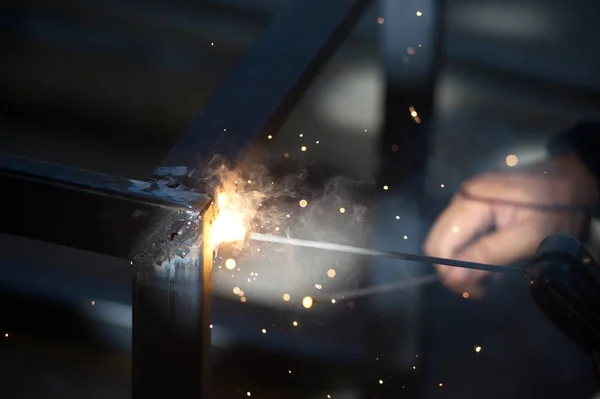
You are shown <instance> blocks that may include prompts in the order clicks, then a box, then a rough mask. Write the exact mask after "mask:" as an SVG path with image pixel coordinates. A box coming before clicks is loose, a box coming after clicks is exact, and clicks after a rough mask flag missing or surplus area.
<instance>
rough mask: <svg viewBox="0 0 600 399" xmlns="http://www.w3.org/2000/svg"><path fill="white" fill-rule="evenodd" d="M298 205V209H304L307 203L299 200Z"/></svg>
mask: <svg viewBox="0 0 600 399" xmlns="http://www.w3.org/2000/svg"><path fill="white" fill-rule="evenodd" d="M299 205H300V208H306V206H307V205H308V201H306V200H305V199H301V200H300V202H299Z"/></svg>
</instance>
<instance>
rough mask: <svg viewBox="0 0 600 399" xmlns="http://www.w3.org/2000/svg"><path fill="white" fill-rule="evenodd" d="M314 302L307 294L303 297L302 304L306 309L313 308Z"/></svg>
mask: <svg viewBox="0 0 600 399" xmlns="http://www.w3.org/2000/svg"><path fill="white" fill-rule="evenodd" d="M313 304H314V301H313V299H312V298H311V297H309V296H305V297H304V298H302V306H304V308H305V309H310V308H312V306H313Z"/></svg>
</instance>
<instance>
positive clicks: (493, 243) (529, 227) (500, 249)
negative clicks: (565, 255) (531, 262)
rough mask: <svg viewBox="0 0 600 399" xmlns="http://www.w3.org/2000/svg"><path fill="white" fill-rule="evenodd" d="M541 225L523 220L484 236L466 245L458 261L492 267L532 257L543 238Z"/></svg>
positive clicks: (538, 222)
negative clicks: (490, 265)
mask: <svg viewBox="0 0 600 399" xmlns="http://www.w3.org/2000/svg"><path fill="white" fill-rule="evenodd" d="M542 226H543V223H541V222H540V221H536V220H533V219H528V220H524V221H523V222H521V223H519V224H515V225H512V226H509V227H506V228H503V229H500V230H496V231H494V232H491V233H489V234H486V235H484V236H482V237H480V238H479V239H477V240H475V241H474V242H472V243H471V244H468V245H467V246H466V247H465V248H464V249H463V250H462V251H461V252H460V253H459V254H458V256H457V258H458V259H461V260H467V261H470V262H477V263H485V264H492V265H508V264H510V263H514V262H517V261H520V260H523V259H525V258H528V257H530V256H532V255H533V254H534V253H535V250H536V249H537V247H538V245H539V244H540V242H541V241H542V239H543V238H544V237H545V235H546V234H545V233H544V232H543V229H542V228H541V227H542Z"/></svg>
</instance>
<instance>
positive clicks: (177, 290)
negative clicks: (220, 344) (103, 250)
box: [132, 209, 213, 398]
mask: <svg viewBox="0 0 600 399" xmlns="http://www.w3.org/2000/svg"><path fill="white" fill-rule="evenodd" d="M210 215H211V210H210V209H209V210H206V211H205V212H203V215H202V216H201V213H200V212H193V211H188V212H186V213H182V212H179V213H176V214H174V215H173V216H172V217H170V218H167V219H166V220H165V221H164V223H163V224H162V225H161V226H159V228H158V229H157V230H156V232H155V234H154V235H152V236H150V237H149V239H148V240H147V241H145V245H144V246H143V250H142V251H141V252H140V253H138V254H137V255H136V256H135V258H134V260H133V269H134V281H133V285H134V291H133V364H134V367H133V384H132V388H133V397H134V398H186V397H194V396H195V397H200V398H207V397H210V390H211V385H210V377H209V372H210V367H211V363H210V350H211V345H210V320H211V317H210V313H211V305H210V299H211V294H212V284H211V274H212V262H213V258H212V249H210V248H207V247H206V245H205V242H206V240H202V236H204V235H205V234H206V231H203V229H206V228H207V226H208V223H210V220H207V219H210Z"/></svg>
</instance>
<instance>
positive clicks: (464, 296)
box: [462, 291, 471, 299]
mask: <svg viewBox="0 0 600 399" xmlns="http://www.w3.org/2000/svg"><path fill="white" fill-rule="evenodd" d="M470 296H471V295H470V294H469V293H468V292H467V291H465V292H463V294H462V297H463V298H465V299H469V297H470Z"/></svg>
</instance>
